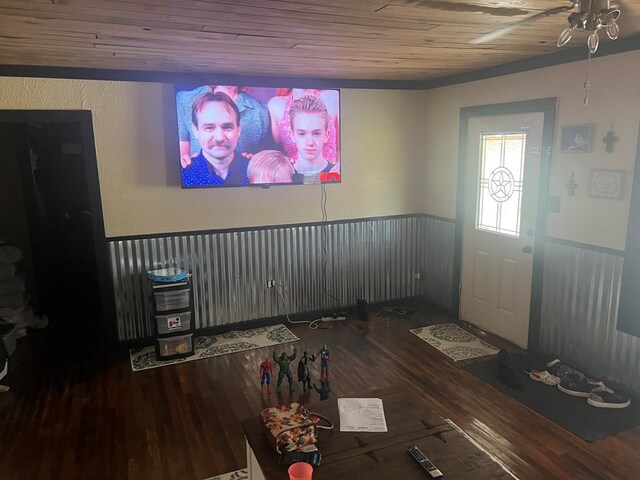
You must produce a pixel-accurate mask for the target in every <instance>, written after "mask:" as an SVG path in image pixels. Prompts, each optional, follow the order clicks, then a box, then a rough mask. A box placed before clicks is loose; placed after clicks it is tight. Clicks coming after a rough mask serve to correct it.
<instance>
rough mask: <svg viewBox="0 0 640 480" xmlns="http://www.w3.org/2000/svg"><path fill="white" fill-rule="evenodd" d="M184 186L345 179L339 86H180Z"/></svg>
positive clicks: (177, 89)
mask: <svg viewBox="0 0 640 480" xmlns="http://www.w3.org/2000/svg"><path fill="white" fill-rule="evenodd" d="M175 99H176V107H177V108H176V111H177V120H178V144H179V151H180V154H179V159H176V163H177V164H178V165H179V166H180V175H181V178H182V187H183V188H219V187H238V186H262V187H267V186H271V185H292V184H315V183H335V182H340V180H341V162H340V91H339V90H314V89H300V88H265V87H247V86H229V85H175Z"/></svg>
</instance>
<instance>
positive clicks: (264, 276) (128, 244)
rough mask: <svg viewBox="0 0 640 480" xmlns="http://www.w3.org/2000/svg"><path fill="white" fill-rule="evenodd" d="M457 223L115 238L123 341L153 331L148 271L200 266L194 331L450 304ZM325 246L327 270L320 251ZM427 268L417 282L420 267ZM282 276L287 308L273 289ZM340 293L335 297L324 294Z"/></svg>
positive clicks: (387, 222) (410, 219)
mask: <svg viewBox="0 0 640 480" xmlns="http://www.w3.org/2000/svg"><path fill="white" fill-rule="evenodd" d="M453 232H454V224H453V223H452V222H451V221H447V220H444V219H435V218H431V217H427V216H424V215H413V216H401V217H389V218H382V219H371V220H367V219H365V220H354V221H349V222H334V223H329V224H327V225H324V226H323V225H322V224H306V225H301V226H287V227H276V228H266V229H265V228H258V229H255V230H242V231H237V232H228V231H227V232H223V233H202V234H190V235H184V234H176V235H162V236H158V237H153V238H148V237H147V238H139V239H131V240H126V239H125V240H113V241H110V242H109V254H110V260H111V269H112V274H113V283H114V290H115V304H116V314H117V321H118V338H119V340H132V339H138V338H143V337H147V336H150V335H151V333H152V324H151V317H150V312H151V305H150V299H149V292H148V285H147V280H146V271H147V270H152V269H154V268H158V267H159V266H165V265H166V264H169V265H173V264H175V265H177V266H179V267H182V268H186V269H189V270H191V271H192V273H193V292H194V304H195V305H194V306H195V308H194V311H195V317H196V328H205V327H213V326H218V325H226V324H231V323H236V322H242V321H246V320H253V319H257V318H267V317H273V316H276V315H283V314H284V313H300V312H307V311H314V310H321V309H325V308H332V307H335V306H337V304H338V302H339V305H340V306H347V305H353V304H355V301H356V298H365V299H367V300H368V301H369V302H378V301H385V300H393V299H399V298H404V297H412V296H417V295H420V294H422V295H424V296H425V297H426V298H428V299H429V300H431V301H433V302H434V303H436V304H439V305H441V306H443V307H447V308H450V307H451V291H450V290H451V284H452V273H453ZM325 249H326V257H325V258H326V262H327V266H326V277H325V275H324V268H323V261H322V258H323V255H322V252H323V250H325ZM417 273H420V279H418V278H416V274H417ZM267 280H276V282H277V283H278V285H279V286H280V287H281V288H282V292H283V294H284V297H285V299H286V302H287V305H286V306H285V305H284V302H283V301H282V299H281V298H280V296H279V295H278V292H277V291H276V289H267V288H266V282H267ZM323 285H326V290H327V291H328V292H329V293H331V294H332V295H334V296H335V297H336V298H337V299H338V301H336V300H333V299H332V298H331V297H330V296H329V295H327V294H326V293H325V291H324V288H323Z"/></svg>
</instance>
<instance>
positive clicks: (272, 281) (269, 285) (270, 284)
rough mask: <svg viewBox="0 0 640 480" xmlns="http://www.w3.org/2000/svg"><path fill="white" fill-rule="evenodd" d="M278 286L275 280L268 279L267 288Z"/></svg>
mask: <svg viewBox="0 0 640 480" xmlns="http://www.w3.org/2000/svg"><path fill="white" fill-rule="evenodd" d="M275 286H276V281H275V280H267V288H273V287H275Z"/></svg>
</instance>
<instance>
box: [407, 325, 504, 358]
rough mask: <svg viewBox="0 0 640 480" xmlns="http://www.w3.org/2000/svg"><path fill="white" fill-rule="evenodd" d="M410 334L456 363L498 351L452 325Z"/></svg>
mask: <svg viewBox="0 0 640 480" xmlns="http://www.w3.org/2000/svg"><path fill="white" fill-rule="evenodd" d="M411 333H413V334H414V335H417V336H418V337H420V338H421V339H422V340H424V341H425V342H427V343H428V344H429V345H431V346H432V347H435V348H437V349H438V350H440V351H441V352H442V353H444V354H445V355H446V356H447V357H449V358H452V359H453V360H455V361H456V362H457V361H459V360H467V359H469V358H476V357H485V356H487V355H495V354H496V353H498V351H499V350H498V349H497V348H496V347H494V346H493V345H491V344H490V343H487V342H485V341H484V340H481V339H479V338H478V337H476V336H475V335H473V334H471V333H469V332H467V331H466V330H463V329H462V328H460V327H459V326H457V325H456V324H454V323H442V324H440V325H431V326H429V327H420V328H414V329H413V330H411Z"/></svg>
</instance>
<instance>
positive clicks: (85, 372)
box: [0, 306, 640, 480]
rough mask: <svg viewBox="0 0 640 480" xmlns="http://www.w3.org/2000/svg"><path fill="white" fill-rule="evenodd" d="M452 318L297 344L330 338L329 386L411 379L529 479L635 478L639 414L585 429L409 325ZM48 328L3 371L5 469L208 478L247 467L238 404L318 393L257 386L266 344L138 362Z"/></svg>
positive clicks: (424, 317)
mask: <svg viewBox="0 0 640 480" xmlns="http://www.w3.org/2000/svg"><path fill="white" fill-rule="evenodd" d="M445 321H451V320H450V319H448V318H447V317H445V316H444V315H442V314H441V313H438V312H437V311H435V310H432V309H430V308H429V307H426V306H423V307H420V308H419V309H418V310H417V311H416V312H415V313H414V314H413V315H411V316H408V317H396V316H378V317H375V316H372V317H371V320H370V321H361V320H357V319H355V318H352V317H349V318H348V319H347V321H345V322H341V323H339V322H335V323H333V324H331V327H332V328H330V329H326V330H315V331H312V330H309V329H308V328H306V327H305V326H303V325H290V326H289V327H290V329H291V330H292V331H293V332H294V333H295V334H296V335H297V336H298V337H300V338H301V341H300V342H296V343H295V345H296V346H297V347H298V351H299V352H301V351H302V350H308V351H310V352H312V351H317V350H318V349H319V348H320V347H321V346H322V344H324V343H326V344H327V345H329V348H330V349H331V353H332V355H333V361H332V362H331V379H332V382H331V387H332V392H331V396H348V395H350V394H352V393H355V392H358V391H362V390H367V389H373V388H376V387H382V386H389V385H393V384H398V383H399V384H406V385H408V386H410V388H412V389H414V390H415V391H416V392H417V393H418V394H419V395H420V396H421V397H422V398H423V399H424V401H425V402H427V403H428V404H429V405H430V406H431V407H432V408H434V409H435V410H436V411H437V412H438V413H439V414H440V415H441V416H443V417H445V418H450V419H452V420H453V421H454V422H455V423H456V424H457V425H459V426H460V427H461V428H462V429H464V430H465V431H466V432H467V433H468V434H469V435H470V436H471V437H472V438H473V439H475V440H476V441H477V442H478V443H480V444H481V445H482V446H483V447H485V448H486V449H487V450H488V451H490V452H491V453H493V454H494V455H495V456H497V457H498V458H499V459H500V460H502V461H503V462H504V463H505V464H506V465H507V466H508V467H509V468H510V469H511V470H512V471H513V472H514V473H515V474H516V475H517V476H518V477H519V478H520V479H522V480H529V479H538V478H540V479H543V478H544V479H549V478H557V479H633V478H640V473H639V472H640V455H638V452H640V428H635V429H632V430H629V431H626V432H623V433H620V434H618V435H615V436H612V437H609V438H606V439H604V440H601V441H598V442H595V443H587V442H585V441H584V440H582V439H580V438H579V437H576V436H575V435H573V434H571V433H570V432H568V431H566V430H564V429H562V428H561V427H559V426H557V425H556V424H554V423H553V422H551V421H550V420H547V419H546V418H545V417H542V416H540V415H538V414H537V413H535V412H534V411H532V410H530V409H528V408H526V407H524V406H523V405H521V404H520V403H518V402H516V401H515V400H513V399H511V398H510V397H507V396H505V395H504V394H502V393H500V392H498V391H497V390H495V389H494V388H493V387H491V386H490V385H488V384H486V383H484V382H482V381H481V380H479V379H477V378H476V377H474V376H472V375H471V374H469V373H467V372H466V371H464V370H463V369H462V368H461V367H460V365H459V364H456V363H454V362H453V361H451V360H449V358H447V357H446V356H444V355H443V354H441V353H440V352H438V351H437V350H435V349H433V348H431V347H430V346H429V345H427V344H426V343H425V342H423V341H422V340H420V339H419V338H417V337H416V336H414V335H413V334H411V333H410V332H409V329H410V328H415V327H418V326H423V325H427V324H433V323H442V322H445ZM484 338H485V339H487V340H488V341H491V342H492V343H494V344H495V345H497V346H499V347H505V346H506V345H505V344H504V342H501V341H500V340H498V339H493V338H491V337H490V336H485V337H484ZM51 340H56V339H53V338H50V337H49V336H48V334H47V333H46V332H39V333H37V334H34V335H30V336H28V337H26V338H24V339H22V340H21V341H20V343H19V345H18V349H17V351H16V353H15V355H14V356H13V357H12V358H11V363H10V366H9V367H10V370H9V374H8V376H7V377H6V378H5V379H4V380H3V383H4V384H7V385H10V386H11V391H10V392H9V393H4V394H0V445H1V447H2V448H0V478H2V479H21V480H22V479H42V480H44V479H76V478H77V479H167V480H168V479H171V480H174V479H195V480H202V479H204V478H207V477H210V476H213V475H216V474H220V473H225V472H228V471H232V470H236V469H239V468H242V467H245V465H246V457H245V446H244V445H245V444H244V439H243V436H242V431H241V427H240V420H241V419H242V418H244V417H245V416H248V415H257V414H258V413H259V412H260V411H261V410H262V409H263V408H265V407H268V406H272V405H276V404H279V403H280V402H290V401H293V400H300V401H302V402H303V403H304V402H306V401H316V400H318V399H319V397H318V395H317V394H316V393H315V392H314V393H313V394H311V393H307V394H306V395H305V394H303V393H302V392H301V384H298V390H297V391H296V392H295V393H294V394H292V395H290V394H289V393H288V391H287V393H284V394H283V395H282V396H281V397H280V398H279V397H278V396H277V395H275V394H273V395H271V396H267V395H264V396H263V395H260V393H259V375H258V365H259V363H260V361H261V360H262V358H264V356H265V355H268V356H270V355H271V352H272V349H271V348H264V349H259V350H252V351H248V352H241V353H236V354H230V355H225V356H221V357H216V358H210V359H205V360H199V361H194V362H189V363H185V364H181V365H174V366H168V367H163V368H157V369H153V370H146V371H142V372H135V373H134V372H132V371H131V367H130V364H129V358H128V354H127V352H124V351H119V352H112V353H104V352H102V351H101V350H100V349H99V348H97V349H95V350H91V349H89V350H87V349H84V350H83V349H81V350H80V352H79V353H78V354H76V352H74V351H72V350H74V349H71V348H70V347H69V346H68V345H67V346H65V345H64V344H63V342H60V339H59V338H58V339H57V341H51ZM292 345H293V344H288V345H286V346H282V347H280V348H278V349H277V351H278V352H279V351H281V350H282V349H284V348H286V349H287V350H288V351H290V348H291V346H292ZM318 368H319V366H318V365H317V364H315V365H313V366H312V374H313V377H314V381H315V382H316V383H317V378H318V375H319V372H318ZM283 390H286V389H283Z"/></svg>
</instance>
